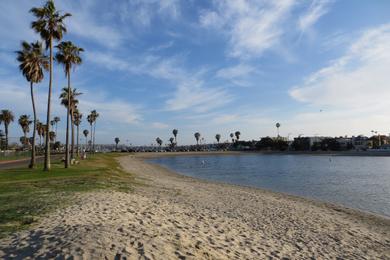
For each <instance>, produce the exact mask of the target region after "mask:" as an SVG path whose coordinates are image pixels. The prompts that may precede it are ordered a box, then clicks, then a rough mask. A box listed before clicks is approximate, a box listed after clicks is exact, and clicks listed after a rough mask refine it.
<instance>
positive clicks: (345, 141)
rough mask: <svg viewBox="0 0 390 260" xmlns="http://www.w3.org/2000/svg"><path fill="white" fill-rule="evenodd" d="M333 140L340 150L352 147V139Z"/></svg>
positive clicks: (340, 138)
mask: <svg viewBox="0 0 390 260" xmlns="http://www.w3.org/2000/svg"><path fill="white" fill-rule="evenodd" d="M335 139H336V141H337V142H338V143H339V144H340V149H341V150H349V149H351V147H353V144H352V138H349V137H339V138H335Z"/></svg>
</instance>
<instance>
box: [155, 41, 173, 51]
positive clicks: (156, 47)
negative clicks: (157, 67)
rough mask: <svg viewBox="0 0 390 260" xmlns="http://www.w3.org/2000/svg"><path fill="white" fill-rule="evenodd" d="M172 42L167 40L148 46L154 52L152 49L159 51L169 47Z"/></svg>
mask: <svg viewBox="0 0 390 260" xmlns="http://www.w3.org/2000/svg"><path fill="white" fill-rule="evenodd" d="M173 43H174V42H173V41H169V42H167V43H163V44H160V45H157V46H153V47H151V48H149V51H152V52H154V51H161V50H165V49H169V48H171V47H172V46H173Z"/></svg>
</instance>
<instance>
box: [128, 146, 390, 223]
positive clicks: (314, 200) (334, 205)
mask: <svg viewBox="0 0 390 260" xmlns="http://www.w3.org/2000/svg"><path fill="white" fill-rule="evenodd" d="M240 154H247V153H246V152H230V151H229V152H218V153H215V152H201V153H200V154H199V153H198V152H190V153H188V154H182V153H180V152H179V153H174V154H165V153H161V154H160V153H145V154H134V155H135V157H136V158H140V159H142V160H143V161H144V162H145V163H147V164H151V165H153V166H155V167H160V168H162V169H164V171H168V172H170V173H171V174H175V175H178V176H180V177H184V178H190V179H192V180H196V181H202V182H205V183H215V184H222V185H230V186H234V187H238V188H240V187H242V188H248V189H254V190H260V191H263V192H270V193H275V194H280V195H282V196H286V197H291V198H294V199H302V200H306V201H308V202H309V203H315V204H316V203H318V204H325V205H328V206H329V207H330V208H337V210H348V211H356V213H361V214H366V215H372V216H374V217H379V218H384V219H387V220H390V216H387V215H381V214H379V213H375V212H371V211H368V210H363V209H359V208H353V207H348V206H344V205H342V204H338V203H336V202H330V201H325V200H321V199H317V198H310V197H304V196H299V195H294V194H290V193H287V192H283V191H274V190H272V189H267V188H262V187H255V186H249V185H242V184H234V183H227V182H223V181H215V180H208V179H202V178H197V177H191V176H187V175H185V174H183V173H180V172H176V171H175V170H173V169H170V168H169V167H166V166H164V165H160V164H158V163H154V162H151V161H147V160H151V159H157V158H163V157H171V156H197V155H199V156H207V155H218V156H224V155H240Z"/></svg>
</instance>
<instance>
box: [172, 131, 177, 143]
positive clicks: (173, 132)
mask: <svg viewBox="0 0 390 260" xmlns="http://www.w3.org/2000/svg"><path fill="white" fill-rule="evenodd" d="M178 133H179V130H177V129H173V130H172V134H173V136H174V137H175V143H176V144H177V139H176V137H177V134H178Z"/></svg>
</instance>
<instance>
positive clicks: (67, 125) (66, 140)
mask: <svg viewBox="0 0 390 260" xmlns="http://www.w3.org/2000/svg"><path fill="white" fill-rule="evenodd" d="M67 72H68V73H67V75H68V106H67V107H66V139H65V168H68V167H69V116H70V115H69V114H70V72H69V71H67Z"/></svg>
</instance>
